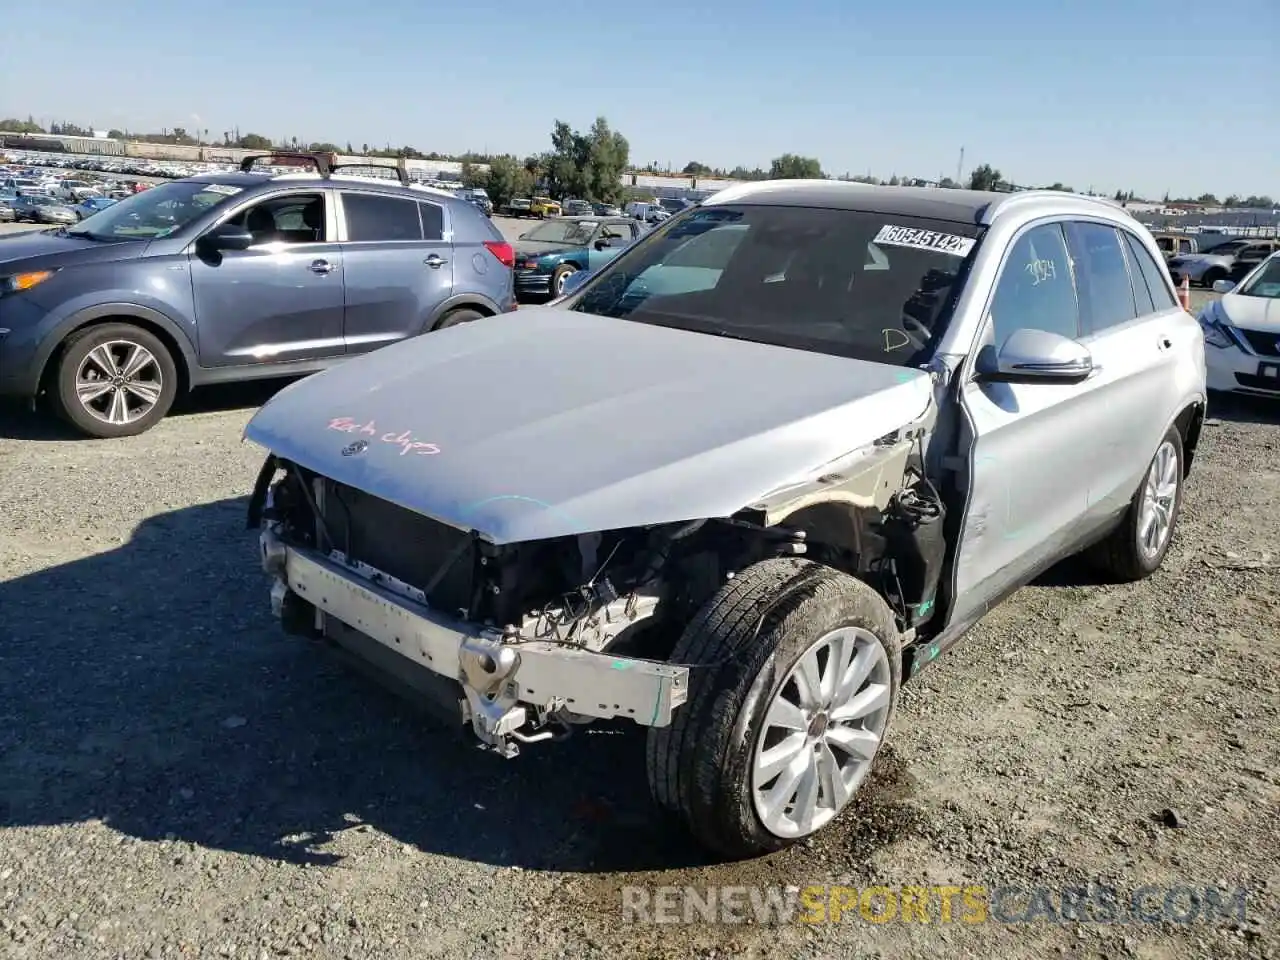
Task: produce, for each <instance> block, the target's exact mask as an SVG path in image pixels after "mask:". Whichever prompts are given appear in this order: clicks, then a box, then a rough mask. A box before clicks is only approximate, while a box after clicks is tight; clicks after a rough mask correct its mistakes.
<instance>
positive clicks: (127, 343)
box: [50, 323, 178, 439]
mask: <svg viewBox="0 0 1280 960" xmlns="http://www.w3.org/2000/svg"><path fill="white" fill-rule="evenodd" d="M103 347H105V348H107V349H106V350H105V351H103V350H99V348H103ZM139 350H140V351H144V352H145V354H146V355H147V356H149V359H147V357H146V356H142V355H139V354H138V353H137V352H136V351H139ZM91 354H92V356H91ZM107 357H110V362H111V363H114V364H115V369H116V374H115V376H116V377H117V378H119V380H118V383H117V385H116V386H115V387H112V388H108V389H107V390H106V391H105V392H104V393H102V394H100V395H99V396H98V397H96V398H94V399H93V400H91V401H90V402H88V403H86V402H84V401H82V400H81V396H80V394H79V392H78V390H77V385H78V383H79V384H81V385H83V384H85V383H89V382H99V381H102V380H104V379H106V378H107V377H109V376H111V374H110V372H109V371H108V370H107V364H106V362H105V360H106V358H107ZM130 358H134V359H135V360H136V361H138V362H141V363H142V365H141V366H139V367H137V368H136V371H135V373H134V375H133V376H132V377H131V378H129V379H128V380H125V379H124V375H125V374H126V373H127V372H128V371H126V370H124V369H122V368H121V364H123V363H125V362H127V361H128V360H129V359H130ZM56 363H57V365H56V367H55V368H54V372H53V376H54V382H53V384H52V388H53V389H52V390H51V391H50V393H51V394H52V397H53V401H54V408H55V409H56V411H57V412H58V415H59V416H61V417H62V419H64V420H66V421H67V422H68V423H70V424H71V425H72V426H73V427H75V428H76V429H77V430H79V431H80V432H81V433H84V434H87V435H88V436H91V437H97V438H100V439H106V438H109V437H131V436H135V435H137V434H139V433H145V432H146V431H147V430H150V429H151V428H152V427H154V426H155V425H156V424H157V423H159V422H160V421H161V420H162V419H164V417H165V415H166V414H167V413H168V412H169V408H170V407H171V406H173V401H174V399H175V398H176V397H177V393H178V371H177V367H176V366H175V365H174V360H173V357H172V356H171V355H170V353H169V350H168V348H167V347H166V346H165V345H164V344H163V343H161V342H160V340H159V339H157V338H156V337H155V336H154V335H153V334H151V333H148V332H147V331H146V330H143V329H141V328H140V327H135V326H133V325H132V324H128V323H104V324H102V325H101V326H94V327H87V328H85V329H84V330H80V331H77V332H76V333H73V334H72V335H71V336H70V337H69V338H68V339H67V340H66V342H65V343H64V344H63V346H62V350H61V351H60V355H59V356H58V359H57V361H56ZM129 384H132V385H133V386H129ZM144 390H145V394H144ZM147 397H151V398H154V399H152V400H151V401H150V405H149V406H147V405H146V404H147V400H146V399H145V398H147ZM121 401H123V402H124V403H125V404H126V408H125V417H126V419H122V420H118V419H112V420H109V419H108V417H110V416H112V415H113V414H117V412H118V410H119V408H118V407H117V406H116V404H117V403H119V402H121Z"/></svg>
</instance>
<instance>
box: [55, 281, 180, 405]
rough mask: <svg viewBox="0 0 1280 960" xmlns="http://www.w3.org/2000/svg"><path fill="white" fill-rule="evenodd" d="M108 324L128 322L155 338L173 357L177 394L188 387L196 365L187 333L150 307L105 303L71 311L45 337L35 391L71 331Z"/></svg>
mask: <svg viewBox="0 0 1280 960" xmlns="http://www.w3.org/2000/svg"><path fill="white" fill-rule="evenodd" d="M108 323H127V324H130V325H131V326H135V327H138V328H139V329H141V330H145V331H147V332H148V333H150V334H151V335H152V336H154V337H155V338H156V339H158V340H159V341H160V342H161V343H162V344H164V346H165V348H166V349H167V350H168V351H169V354H170V356H172V358H173V366H174V369H175V370H177V372H178V393H179V395H181V394H183V393H185V392H186V391H187V390H189V389H190V388H191V371H192V369H193V368H194V367H195V353H194V350H193V349H192V347H191V343H190V341H189V340H188V338H187V336H186V334H184V333H183V332H182V330H181V329H180V328H179V327H178V325H177V324H176V323H174V322H173V321H172V320H170V319H169V318H168V317H166V316H165V315H164V314H162V313H160V312H159V311H157V310H152V309H150V308H149V307H144V306H141V305H139V304H132V303H106V304H102V305H100V306H96V307H89V308H87V309H85V310H81V311H79V312H78V313H75V314H72V315H71V317H69V318H68V319H67V320H65V321H63V323H62V324H61V325H59V327H58V330H57V333H56V334H55V335H54V336H52V337H49V338H47V341H46V346H45V348H44V349H43V350H42V351H41V354H40V356H39V360H38V363H37V367H38V369H39V371H40V372H39V376H38V379H37V392H43V391H44V390H45V389H47V387H48V383H49V377H50V376H51V375H52V374H53V371H54V370H55V369H56V367H57V360H58V357H59V356H61V354H62V351H63V350H64V349H65V348H66V344H67V341H68V340H69V339H70V338H71V337H72V336H73V335H74V334H77V333H80V332H81V331H83V330H87V329H89V328H91V327H100V326H103V325H104V324H108Z"/></svg>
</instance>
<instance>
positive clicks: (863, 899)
mask: <svg viewBox="0 0 1280 960" xmlns="http://www.w3.org/2000/svg"><path fill="white" fill-rule="evenodd" d="M1247 905H1248V891H1247V890H1246V889H1244V888H1235V889H1224V888H1221V887H1197V886H1188V885H1182V886H1154V885H1148V886H1141V887H1136V888H1134V889H1132V890H1127V891H1121V890H1118V889H1116V888H1115V887H1109V886H1101V885H1090V886H1082V887H1060V888H1050V887H1014V886H999V887H988V886H982V885H967V886H946V885H941V886H929V887H921V886H897V887H890V886H868V887H852V886H833V885H830V884H811V885H809V886H806V887H690V886H686V887H675V886H669V887H634V886H631V887H623V888H622V919H623V921H624V922H627V923H673V924H679V923H684V924H695V923H697V924H708V923H709V924H716V923H724V924H735V923H755V924H760V925H778V924H789V923H805V924H824V923H847V922H857V923H874V924H885V923H913V924H951V923H959V924H983V923H1003V924H1019V923H1096V924H1154V923H1178V924H1192V923H1205V924H1212V923H1227V922H1237V923H1243V922H1244V921H1245V920H1246V919H1247Z"/></svg>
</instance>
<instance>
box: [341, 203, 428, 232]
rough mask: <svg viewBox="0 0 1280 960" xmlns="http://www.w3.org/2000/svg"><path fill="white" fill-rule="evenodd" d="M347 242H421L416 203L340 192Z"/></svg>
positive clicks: (420, 224) (420, 228)
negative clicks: (345, 220)
mask: <svg viewBox="0 0 1280 960" xmlns="http://www.w3.org/2000/svg"><path fill="white" fill-rule="evenodd" d="M342 206H343V208H344V209H345V211H346V214H347V239H348V240H349V241H351V242H352V243H362V242H370V241H389V240H421V239H422V222H421V220H419V218H418V206H419V205H418V204H417V203H415V202H414V201H412V200H400V199H397V198H396V197H383V196H379V195H377V194H372V193H344V194H343V195H342Z"/></svg>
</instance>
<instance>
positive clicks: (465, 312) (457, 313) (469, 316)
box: [431, 307, 484, 331]
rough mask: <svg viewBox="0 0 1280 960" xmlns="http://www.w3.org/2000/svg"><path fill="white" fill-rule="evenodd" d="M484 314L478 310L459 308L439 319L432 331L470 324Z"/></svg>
mask: <svg viewBox="0 0 1280 960" xmlns="http://www.w3.org/2000/svg"><path fill="white" fill-rule="evenodd" d="M483 316H484V314H483V313H481V312H480V311H479V310H470V309H468V308H466V307H461V308H459V309H457V310H450V311H449V312H448V313H446V314H445V315H444V316H443V317H441V318H440V321H439V323H437V324H436V325H435V326H434V327H432V328H431V329H432V331H436V330H443V329H444V328H445V327H456V326H457V325H458V324H460V323H470V322H471V321H472V320H479V319H480V318H481V317H483Z"/></svg>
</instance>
